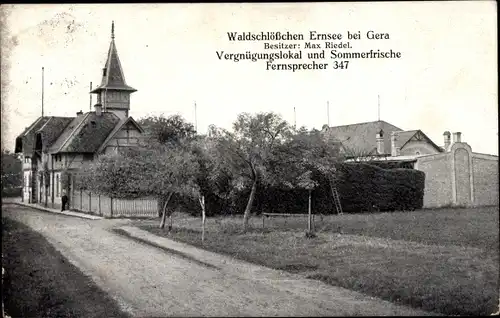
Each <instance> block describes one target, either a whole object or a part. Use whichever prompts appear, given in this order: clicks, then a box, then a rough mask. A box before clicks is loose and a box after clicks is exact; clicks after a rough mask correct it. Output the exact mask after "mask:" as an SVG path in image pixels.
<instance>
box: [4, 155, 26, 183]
mask: <svg viewBox="0 0 500 318" xmlns="http://www.w3.org/2000/svg"><path fill="white" fill-rule="evenodd" d="M22 185H23V163H22V161H21V160H20V159H19V157H18V156H17V155H16V154H15V153H11V152H10V151H9V150H5V149H3V150H2V191H3V190H4V189H12V188H20V187H22Z"/></svg>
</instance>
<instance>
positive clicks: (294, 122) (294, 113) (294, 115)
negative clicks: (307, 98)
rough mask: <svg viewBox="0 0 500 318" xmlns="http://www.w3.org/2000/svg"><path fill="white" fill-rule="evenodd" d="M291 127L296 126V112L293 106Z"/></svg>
mask: <svg viewBox="0 0 500 318" xmlns="http://www.w3.org/2000/svg"><path fill="white" fill-rule="evenodd" d="M293 128H297V113H296V112H295V106H294V107H293Z"/></svg>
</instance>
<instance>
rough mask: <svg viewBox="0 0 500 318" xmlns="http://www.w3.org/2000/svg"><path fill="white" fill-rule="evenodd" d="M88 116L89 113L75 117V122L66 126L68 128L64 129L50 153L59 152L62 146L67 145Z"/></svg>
mask: <svg viewBox="0 0 500 318" xmlns="http://www.w3.org/2000/svg"><path fill="white" fill-rule="evenodd" d="M87 115H88V113H87V114H84V115H80V116H77V117H74V118H73V120H72V121H71V122H70V123H69V124H68V125H67V126H66V128H64V130H63V131H62V133H61V134H60V135H59V137H57V139H56V141H55V142H54V143H53V144H52V146H51V147H50V149H49V152H51V153H57V152H59V151H60V150H61V149H62V146H63V145H64V144H65V143H66V141H68V140H69V138H70V137H71V135H72V134H73V132H74V130H75V129H76V128H77V127H78V126H79V125H80V124H81V123H82V121H83V120H84V119H85V117H86V116H87Z"/></svg>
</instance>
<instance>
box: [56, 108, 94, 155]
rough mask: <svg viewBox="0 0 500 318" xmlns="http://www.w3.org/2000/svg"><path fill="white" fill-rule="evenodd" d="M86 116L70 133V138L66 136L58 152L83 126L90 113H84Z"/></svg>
mask: <svg viewBox="0 0 500 318" xmlns="http://www.w3.org/2000/svg"><path fill="white" fill-rule="evenodd" d="M83 116H84V118H82V120H81V121H80V122H79V123H78V125H77V126H76V127H75V128H74V129H73V130H72V131H71V133H70V134H69V136H68V138H66V140H65V141H64V142H63V144H62V145H61V147H59V149H58V150H57V152H59V151H60V150H61V149H62V148H64V146H66V143H68V141H69V140H70V138H71V137H72V136H73V135H74V134H75V133H76V132H77V131H78V130H79V129H80V128H81V126H82V123H83V122H84V121H85V118H86V117H88V116H89V113H85V115H83ZM76 118H78V117H75V118H74V119H76ZM70 124H71V123H69V124H68V125H70Z"/></svg>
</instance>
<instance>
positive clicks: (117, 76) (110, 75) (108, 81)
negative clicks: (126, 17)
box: [91, 22, 137, 93]
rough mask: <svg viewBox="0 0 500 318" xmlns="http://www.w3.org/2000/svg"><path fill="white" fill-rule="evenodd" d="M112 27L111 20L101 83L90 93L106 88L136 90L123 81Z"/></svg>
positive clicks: (123, 76)
mask: <svg viewBox="0 0 500 318" xmlns="http://www.w3.org/2000/svg"><path fill="white" fill-rule="evenodd" d="M114 28H115V24H114V22H113V23H112V25H111V43H110V44H109V50H108V58H107V60H106V64H105V67H104V69H103V74H102V80H101V85H99V86H98V87H97V88H96V89H94V90H93V91H91V93H99V92H100V91H103V90H107V89H110V90H122V91H130V92H135V91H137V90H136V89H135V88H132V87H130V86H128V85H127V83H126V81H125V75H124V74H123V68H122V65H121V63H120V58H119V57H118V51H117V50H116V45H115V32H114Z"/></svg>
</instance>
